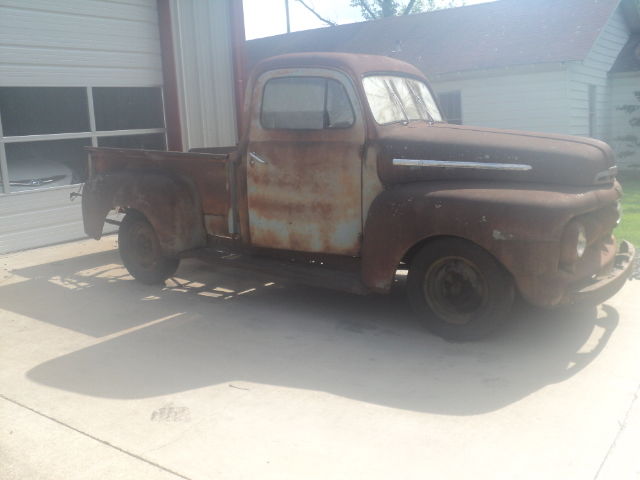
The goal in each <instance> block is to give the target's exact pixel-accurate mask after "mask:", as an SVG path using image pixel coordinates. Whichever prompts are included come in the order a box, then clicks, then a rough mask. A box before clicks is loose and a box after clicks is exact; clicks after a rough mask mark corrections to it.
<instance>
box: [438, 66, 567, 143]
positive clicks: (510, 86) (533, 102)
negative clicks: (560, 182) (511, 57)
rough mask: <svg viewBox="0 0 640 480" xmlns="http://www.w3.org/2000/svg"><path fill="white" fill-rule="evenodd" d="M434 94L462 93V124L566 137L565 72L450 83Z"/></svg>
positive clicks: (484, 78)
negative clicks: (549, 133)
mask: <svg viewBox="0 0 640 480" xmlns="http://www.w3.org/2000/svg"><path fill="white" fill-rule="evenodd" d="M433 87H434V89H435V90H436V92H448V91H452V90H460V91H461V99H462V123H463V124H464V125H478V126H485V127H495V128H507V129H516V130H531V131H539V132H556V133H566V132H567V130H568V115H567V110H568V102H567V95H566V94H567V90H566V88H567V82H566V72H565V71H564V70H558V71H551V72H538V73H527V74H524V73H521V74H509V73H508V72H507V71H505V73H504V74H503V75H500V76H491V77H483V78H473V79H465V80H449V81H442V82H437V83H433Z"/></svg>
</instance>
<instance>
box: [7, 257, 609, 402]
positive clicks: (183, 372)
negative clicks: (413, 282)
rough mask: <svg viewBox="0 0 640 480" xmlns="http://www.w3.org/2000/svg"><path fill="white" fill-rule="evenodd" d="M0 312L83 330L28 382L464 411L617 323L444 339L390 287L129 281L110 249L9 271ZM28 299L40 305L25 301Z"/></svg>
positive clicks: (238, 276) (533, 321)
mask: <svg viewBox="0 0 640 480" xmlns="http://www.w3.org/2000/svg"><path fill="white" fill-rule="evenodd" d="M12 273H13V274H14V275H17V277H16V278H17V279H18V280H16V281H13V282H9V283H8V284H5V285H3V286H0V296H2V298H3V304H2V308H3V309H5V310H9V311H13V312H16V313H18V314H20V315H25V316H28V317H31V318H34V319H37V320H40V321H44V322H49V323H51V324H53V325H57V326H60V327H64V328H67V329H71V330H75V331H77V332H81V333H83V334H86V335H89V336H90V337H94V340H91V338H90V340H91V343H92V344H91V345H88V346H86V347H85V348H82V349H81V350H78V351H75V352H72V353H69V354H66V355H62V356H60V357H57V358H54V359H51V360H49V361H47V362H45V363H42V364H40V365H38V366H36V367H35V368H33V369H31V370H30V371H28V372H27V377H28V378H29V379H30V380H32V381H34V382H37V383H39V384H43V385H46V386H50V387H55V388H58V389H63V390H67V391H71V392H77V393H80V394H83V395H90V396H95V397H106V398H118V399H133V398H144V397H151V396H158V395H168V394H173V393H177V392H182V391H186V390H191V389H195V388H201V387H206V386H210V385H219V384H229V385H231V384H233V385H234V386H238V385H243V388H247V389H250V390H253V391H254V394H256V395H260V384H271V385H281V386H286V387H291V388H301V389H311V390H318V391H325V392H329V393H331V394H334V395H340V396H344V397H348V398H352V399H356V400H359V401H365V402H369V403H373V404H378V405H385V406H389V407H394V408H401V409H409V410H414V411H422V412H432V413H439V414H448V415H473V414H479V413H484V412H489V411H493V410H496V409H499V408H501V407H504V406H506V405H508V404H510V403H513V402H516V401H518V400H520V399H522V398H524V397H526V396H527V395H529V394H531V393H533V392H535V391H537V390H539V389H541V388H543V387H544V386H546V385H549V384H553V383H557V382H562V381H564V380H566V379H568V378H570V377H572V376H573V375H576V374H577V373H578V372H580V371H581V370H582V369H584V368H585V367H587V366H588V365H589V363H590V362H591V361H593V360H594V359H595V358H596V357H597V356H598V354H599V353H600V352H601V351H602V350H603V349H604V348H605V347H606V345H607V342H608V341H609V339H610V338H611V336H612V334H613V332H614V331H615V329H616V326H617V325H618V321H619V319H618V314H617V312H616V310H615V309H613V308H612V307H610V306H604V307H602V308H600V309H587V310H581V311H577V310H574V311H564V312H562V311H559V312H540V311H532V310H525V309H520V310H519V311H518V312H516V314H515V315H514V318H513V321H512V322H511V323H510V324H509V325H508V326H507V327H505V328H504V329H503V330H502V331H501V332H499V333H498V334H497V335H495V336H494V337H492V338H491V339H488V340H485V341H481V342H476V343H465V344H452V343H447V342H445V341H443V340H441V339H439V338H437V337H434V336H432V335H431V334H429V333H428V332H427V331H425V330H424V329H423V328H422V326H421V325H420V322H419V321H418V320H416V319H415V318H414V317H413V315H412V314H411V312H410V311H409V309H408V307H407V305H406V303H407V302H406V301H405V298H404V292H403V288H402V286H401V285H399V286H398V287H397V288H396V289H395V290H394V292H393V294H392V295H389V296H370V297H359V296H355V295H349V294H343V293H339V292H331V291H328V290H321V289H312V288H307V287H302V286H296V285H283V284H275V283H273V282H272V279H270V278H268V277H265V276H263V275H257V274H253V273H247V272H239V271H234V270H229V271H221V270H216V271H213V270H212V269H211V268H210V267H208V266H206V265H204V264H201V263H198V262H195V261H187V262H185V263H184V264H183V265H182V266H181V268H180V270H179V271H178V277H179V278H178V279H176V280H175V281H174V280H170V281H168V282H167V286H165V287H164V288H161V287H150V286H145V285H141V284H139V283H137V282H135V281H133V280H132V279H131V277H129V276H128V275H126V272H125V271H124V270H123V269H122V267H121V266H120V265H119V259H118V256H117V252H115V251H108V252H104V253H100V254H94V255H88V256H83V257H76V258H72V259H69V260H64V261H60V262H55V263H51V264H47V265H40V266H36V267H30V268H25V269H22V270H16V271H13V272H12ZM33 299H37V301H33Z"/></svg>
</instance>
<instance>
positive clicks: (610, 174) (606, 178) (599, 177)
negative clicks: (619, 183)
mask: <svg viewBox="0 0 640 480" xmlns="http://www.w3.org/2000/svg"><path fill="white" fill-rule="evenodd" d="M616 175H618V167H617V166H615V165H614V166H613V167H609V168H608V169H607V170H604V171H602V172H598V173H596V176H595V178H594V179H593V182H594V183H609V182H613V180H614V179H615V178H616Z"/></svg>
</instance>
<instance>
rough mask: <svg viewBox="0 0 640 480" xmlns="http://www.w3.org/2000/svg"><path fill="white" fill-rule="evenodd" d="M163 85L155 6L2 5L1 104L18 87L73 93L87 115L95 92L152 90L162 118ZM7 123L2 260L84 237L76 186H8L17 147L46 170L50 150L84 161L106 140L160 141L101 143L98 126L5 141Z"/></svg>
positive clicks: (33, 0) (110, 136)
mask: <svg viewBox="0 0 640 480" xmlns="http://www.w3.org/2000/svg"><path fill="white" fill-rule="evenodd" d="M161 84H162V73H161V57H160V44H159V32H158V14H157V9H156V2H155V0H128V1H127V0H121V1H118V2H111V1H101V0H59V1H56V2H52V1H49V0H29V1H28V2H25V1H24V0H0V89H2V88H4V91H3V92H4V95H5V97H4V98H5V100H6V99H8V98H10V97H11V96H12V95H13V93H12V92H15V91H16V88H18V87H74V88H76V87H77V88H76V91H77V92H81V93H82V92H86V94H85V93H82V94H83V95H85V100H83V102H82V103H83V104H82V105H79V106H78V108H79V109H89V105H90V104H91V108H93V95H92V89H96V88H97V87H149V88H151V87H153V88H154V91H155V97H156V98H157V102H159V103H160V106H159V108H160V112H161V109H162V96H161V93H160V89H159V87H160V86H161ZM50 91H51V90H50ZM157 102H156V103H157ZM5 105H6V102H5ZM3 113H4V117H5V125H4V127H5V129H4V130H5V132H4V136H3V131H2V128H1V125H2V117H3ZM26 114H28V112H26ZM26 114H25V115H23V117H24V118H26V117H27V115H26ZM13 115H14V117H15V112H14V113H13ZM160 115H162V114H161V113H160ZM88 116H89V114H88V113H87V118H88ZM91 116H93V113H91ZM8 117H10V112H7V111H5V112H2V111H0V164H1V165H0V166H1V167H2V168H1V173H2V185H0V253H6V252H9V251H15V250H21V249H25V248H32V247H36V246H41V245H46V244H52V243H57V242H63V241H68V240H72V239H76V238H81V237H83V236H84V232H83V227H82V219H81V208H80V202H79V201H75V202H73V203H72V202H70V200H69V194H70V193H71V192H73V191H77V190H79V185H66V186H59V187H54V188H39V189H36V190H33V189H31V190H28V191H23V192H16V191H15V190H20V187H11V186H9V179H11V168H12V167H13V168H16V166H17V165H18V163H17V162H18V160H21V159H18V158H16V157H14V158H11V155H12V153H15V151H16V150H19V149H20V147H21V148H23V150H24V149H26V150H29V149H31V150H32V151H33V152H37V154H36V153H32V154H31V156H32V157H34V159H36V160H38V161H41V162H43V163H47V162H48V161H49V159H48V158H45V157H46V153H45V154H44V156H43V152H46V151H47V149H48V148H49V147H52V149H55V147H56V146H59V145H63V144H64V142H67V145H68V144H69V143H70V142H74V141H75V142H79V143H80V144H79V145H77V148H76V150H77V151H74V152H75V153H74V155H76V156H78V155H79V156H80V158H78V159H77V160H78V161H82V158H81V157H82V155H83V150H82V148H83V147H82V145H94V146H98V145H101V142H102V141H103V140H102V139H103V138H104V139H105V140H104V142H105V143H109V144H114V142H115V143H116V144H117V143H118V142H120V141H124V142H125V143H127V142H128V141H131V140H133V139H134V136H131V134H133V133H138V134H141V133H146V134H147V136H146V137H145V138H148V137H149V136H152V137H154V140H155V141H156V142H157V141H158V137H160V141H161V142H162V141H163V140H162V137H163V136H164V133H163V131H164V129H163V128H154V129H146V130H145V129H142V130H135V129H127V131H119V132H118V131H116V130H115V129H116V128H117V127H109V130H110V131H108V132H103V133H104V135H103V134H101V133H100V132H97V131H96V125H95V119H92V121H91V122H90V123H91V125H88V126H87V127H86V128H83V130H86V131H83V132H82V131H73V132H69V131H68V130H67V131H66V133H57V132H56V131H55V129H54V131H51V132H49V131H42V132H38V133H40V135H17V136H16V135H14V136H10V134H9V130H10V129H11V125H9V123H10V122H9V121H8V120H9V118H8ZM160 122H161V123H163V120H162V119H160ZM14 123H15V122H14ZM98 123H99V122H98ZM159 126H160V127H163V125H162V124H160V125H159ZM63 130H64V128H63ZM116 134H117V135H116ZM143 137H144V135H143ZM140 138H141V137H139V136H138V137H135V139H137V140H140ZM123 139H124V140H123ZM43 142H47V143H46V146H45V143H43ZM43 147H45V148H43ZM35 157H38V158H35ZM85 159H86V156H85ZM12 162H13V163H12ZM74 177H75V175H74ZM74 181H77V180H75V179H74ZM67 183H69V181H67ZM3 192H4V193H3ZM107 231H108V229H107Z"/></svg>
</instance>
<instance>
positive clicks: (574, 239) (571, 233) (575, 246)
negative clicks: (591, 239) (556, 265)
mask: <svg viewBox="0 0 640 480" xmlns="http://www.w3.org/2000/svg"><path fill="white" fill-rule="evenodd" d="M587 243H588V242H587V230H586V228H585V226H584V224H583V223H582V222H580V221H578V220H573V221H571V222H569V224H568V225H567V227H566V228H565V229H564V234H563V235H562V244H561V252H560V261H561V262H562V263H563V264H565V265H572V264H574V263H575V262H576V261H577V260H579V259H581V258H582V256H583V255H584V252H585V251H586V250H587Z"/></svg>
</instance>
